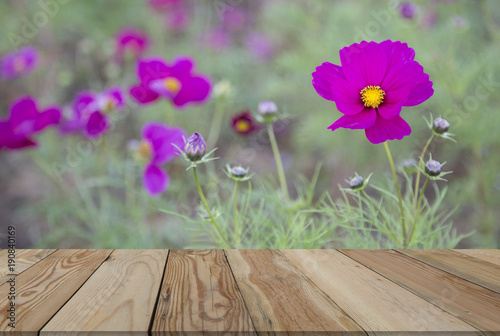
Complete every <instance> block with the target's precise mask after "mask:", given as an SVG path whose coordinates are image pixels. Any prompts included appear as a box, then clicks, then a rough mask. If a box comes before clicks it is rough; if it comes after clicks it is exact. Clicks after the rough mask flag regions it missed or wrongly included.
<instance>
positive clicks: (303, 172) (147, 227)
mask: <svg viewBox="0 0 500 336" xmlns="http://www.w3.org/2000/svg"><path fill="white" fill-rule="evenodd" d="M0 16H1V21H0V22H1V23H0V25H1V27H2V31H3V32H4V33H3V34H2V38H1V39H0V59H1V67H0V77H1V78H0V95H1V98H2V99H1V100H0V188H1V194H0V213H1V219H0V222H1V223H2V225H1V228H2V230H3V231H4V232H0V240H3V237H4V236H5V235H6V233H7V229H6V228H7V227H8V226H9V225H13V226H16V228H17V231H18V247H19V248H32V247H33V248H34V247H37V248H201V247H210V248H216V247H224V248H322V247H327V248H454V247H459V248H500V220H499V218H500V209H499V207H498V205H499V204H500V170H499V167H500V136H499V135H498V125H500V113H498V106H499V104H500V98H499V94H498V93H499V92H500V62H499V61H498V55H500V10H499V9H498V4H497V2H496V1H494V0H474V1H473V0H456V1H454V0H432V1H431V0H428V1H424V0H422V1H416V0H415V1H398V0H387V1H385V0H384V1H374V0H373V1H369V0H334V1H328V2H326V1H320V0H312V1H306V0H297V1H282V0H121V1H119V2H118V1H106V0H94V1H76V0H39V1H28V0H15V1H14V0H10V1H2V2H0ZM362 41H366V42H362ZM370 41H374V42H370ZM325 62H326V63H325ZM365 129H366V131H363V130H365ZM388 159H389V160H388ZM4 227H5V229H3V228H4Z"/></svg>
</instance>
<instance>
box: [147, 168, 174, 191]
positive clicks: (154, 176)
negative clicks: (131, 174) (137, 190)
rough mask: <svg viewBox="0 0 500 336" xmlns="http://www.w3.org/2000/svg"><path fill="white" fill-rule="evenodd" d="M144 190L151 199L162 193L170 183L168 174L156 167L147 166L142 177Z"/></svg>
mask: <svg viewBox="0 0 500 336" xmlns="http://www.w3.org/2000/svg"><path fill="white" fill-rule="evenodd" d="M142 181H143V185H144V189H146V191H147V192H148V193H149V194H150V195H151V196H153V197H155V196H158V195H159V194H161V193H162V192H164V191H165V190H166V189H167V188H168V185H169V183H170V178H169V176H168V174H167V173H166V172H165V171H164V170H163V169H161V168H160V167H158V166H156V165H149V166H147V167H146V170H144V175H143V179H142Z"/></svg>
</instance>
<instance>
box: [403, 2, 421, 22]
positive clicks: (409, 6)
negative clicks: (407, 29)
mask: <svg viewBox="0 0 500 336" xmlns="http://www.w3.org/2000/svg"><path fill="white" fill-rule="evenodd" d="M399 12H400V13H401V16H402V17H404V18H405V19H413V18H414V17H415V15H417V13H418V6H417V5H416V4H415V3H413V2H403V3H402V4H401V6H400V7H399Z"/></svg>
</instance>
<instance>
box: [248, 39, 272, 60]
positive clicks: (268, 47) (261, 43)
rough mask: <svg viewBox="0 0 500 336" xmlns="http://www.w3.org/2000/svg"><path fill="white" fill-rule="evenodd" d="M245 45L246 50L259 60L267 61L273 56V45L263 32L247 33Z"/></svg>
mask: <svg viewBox="0 0 500 336" xmlns="http://www.w3.org/2000/svg"><path fill="white" fill-rule="evenodd" d="M245 45H246V47H247V50H248V51H249V52H250V53H252V54H253V56H254V57H255V59H256V60H258V61H260V62H266V61H269V60H271V59H272V58H273V57H274V45H273V43H272V42H271V40H270V39H269V38H268V37H267V36H266V35H264V34H260V33H252V34H250V35H248V37H247V38H246V41H245Z"/></svg>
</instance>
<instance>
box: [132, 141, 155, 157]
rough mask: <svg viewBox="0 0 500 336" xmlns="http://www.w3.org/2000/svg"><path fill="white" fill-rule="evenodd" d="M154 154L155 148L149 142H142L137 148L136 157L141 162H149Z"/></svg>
mask: <svg viewBox="0 0 500 336" xmlns="http://www.w3.org/2000/svg"><path fill="white" fill-rule="evenodd" d="M152 152H153V147H152V146H151V143H150V142H149V141H147V140H142V141H141V143H140V144H139V147H137V151H136V155H137V158H138V159H139V161H148V160H149V159H151V154H152Z"/></svg>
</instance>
